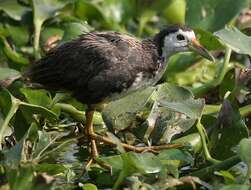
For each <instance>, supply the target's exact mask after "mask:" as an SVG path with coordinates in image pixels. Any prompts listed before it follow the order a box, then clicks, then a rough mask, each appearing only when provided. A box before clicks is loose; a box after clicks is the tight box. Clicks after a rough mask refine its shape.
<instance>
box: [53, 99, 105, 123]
mask: <svg viewBox="0 0 251 190" xmlns="http://www.w3.org/2000/svg"><path fill="white" fill-rule="evenodd" d="M55 107H57V108H59V109H61V110H62V111H63V112H66V113H68V114H70V115H71V116H72V117H73V118H74V119H76V120H77V121H80V122H83V123H85V122H86V118H85V112H83V111H80V110H78V109H76V108H75V107H74V106H72V105H70V104H64V103H57V104H55ZM93 124H94V125H102V124H103V119H102V116H101V114H100V113H97V112H95V113H94V117H93Z"/></svg>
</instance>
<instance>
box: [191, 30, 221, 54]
mask: <svg viewBox="0 0 251 190" xmlns="http://www.w3.org/2000/svg"><path fill="white" fill-rule="evenodd" d="M195 33H196V36H197V37H198V39H199V41H200V43H201V44H202V45H203V46H204V47H205V48H206V49H208V50H221V49H224V46H223V45H222V44H221V42H220V41H219V40H218V39H217V37H216V36H214V35H213V34H212V33H211V32H208V31H205V30H202V29H195Z"/></svg>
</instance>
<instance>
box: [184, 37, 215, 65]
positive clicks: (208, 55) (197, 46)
mask: <svg viewBox="0 0 251 190" xmlns="http://www.w3.org/2000/svg"><path fill="white" fill-rule="evenodd" d="M189 49H190V50H192V51H194V52H196V53H198V54H200V55H201V56H202V57H205V58H206V59H208V60H210V61H213V62H215V60H214V57H213V56H212V54H211V53H210V52H209V51H208V50H207V49H206V48H204V47H203V46H202V45H201V44H200V43H199V42H198V40H196V39H195V38H194V39H192V40H191V42H190V44H189Z"/></svg>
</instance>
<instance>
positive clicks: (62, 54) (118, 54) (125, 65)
mask: <svg viewBox="0 0 251 190" xmlns="http://www.w3.org/2000/svg"><path fill="white" fill-rule="evenodd" d="M157 49H158V47H157V46H156V44H155V43H154V42H153V41H152V40H143V41H140V40H138V39H136V38H133V37H131V36H129V35H126V34H121V33H117V32H91V33H87V34H84V35H82V36H80V37H79V38H77V39H75V40H73V41H70V42H67V43H65V44H63V45H61V46H59V47H57V48H54V49H52V50H51V51H50V52H49V53H48V54H47V55H46V56H45V57H44V58H42V59H41V60H39V61H37V62H36V63H34V64H32V66H31V67H30V69H29V70H28V72H27V75H28V77H29V78H30V79H31V81H32V82H35V83H39V84H41V85H43V87H44V88H47V89H51V90H56V91H58V90H65V91H70V92H72V93H73V96H74V97H76V98H77V99H78V100H80V101H81V102H83V103H86V104H96V103H98V102H101V101H103V100H104V99H105V98H106V97H108V96H111V95H112V94H116V93H122V92H123V91H127V90H128V89H137V88H139V87H140V86H142V85H143V83H142V85H140V84H139V85H137V84H136V85H135V86H134V87H133V88H130V87H131V86H132V85H133V83H134V82H135V80H136V78H137V77H139V73H140V75H142V76H141V77H142V78H144V79H146V81H147V80H148V79H149V80H150V79H152V78H154V75H155V74H156V73H157V71H158V69H159V68H160V66H161V61H160V60H161V58H160V56H159V54H158V52H157Z"/></svg>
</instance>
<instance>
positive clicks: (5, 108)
mask: <svg viewBox="0 0 251 190" xmlns="http://www.w3.org/2000/svg"><path fill="white" fill-rule="evenodd" d="M19 104H20V101H19V100H18V99H16V98H14V97H13V96H12V95H11V94H10V93H9V91H7V90H2V91H0V108H1V111H2V113H3V114H4V115H5V119H4V121H3V123H2V125H1V126H0V142H2V140H3V137H4V133H5V131H6V130H7V128H8V126H9V123H10V121H11V119H12V117H13V116H14V115H15V113H16V111H17V110H18V108H19Z"/></svg>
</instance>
